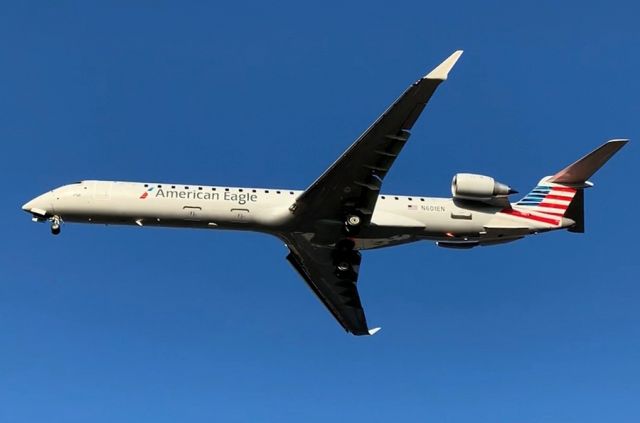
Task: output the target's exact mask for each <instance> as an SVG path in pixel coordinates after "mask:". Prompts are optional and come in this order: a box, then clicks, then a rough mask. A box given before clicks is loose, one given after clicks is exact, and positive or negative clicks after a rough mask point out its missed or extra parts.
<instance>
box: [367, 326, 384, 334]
mask: <svg viewBox="0 0 640 423" xmlns="http://www.w3.org/2000/svg"><path fill="white" fill-rule="evenodd" d="M380 329H382V328H380V327H377V328H373V329H369V335H375V334H376V333H378V332H379V331H380Z"/></svg>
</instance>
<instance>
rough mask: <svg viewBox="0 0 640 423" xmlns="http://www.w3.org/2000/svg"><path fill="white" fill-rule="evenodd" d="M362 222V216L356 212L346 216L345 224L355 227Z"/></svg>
mask: <svg viewBox="0 0 640 423" xmlns="http://www.w3.org/2000/svg"><path fill="white" fill-rule="evenodd" d="M360 223H362V218H361V217H360V216H358V215H357V214H350V215H348V216H347V220H346V224H347V226H351V227H357V226H360Z"/></svg>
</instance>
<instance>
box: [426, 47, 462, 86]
mask: <svg viewBox="0 0 640 423" xmlns="http://www.w3.org/2000/svg"><path fill="white" fill-rule="evenodd" d="M460 56H462V50H456V51H455V52H454V53H453V54H452V55H451V56H449V57H447V59H446V60H445V61H444V62H442V63H440V64H439V65H438V66H437V67H436V68H435V69H434V70H432V71H431V72H429V73H428V74H427V75H426V76H425V79H440V80H442V81H444V80H446V79H447V76H448V75H449V71H451V69H453V66H454V65H455V64H456V62H457V61H458V59H459V58H460Z"/></svg>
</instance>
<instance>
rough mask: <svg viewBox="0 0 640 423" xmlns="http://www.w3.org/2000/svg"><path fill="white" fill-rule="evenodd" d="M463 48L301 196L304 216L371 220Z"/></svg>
mask: <svg viewBox="0 0 640 423" xmlns="http://www.w3.org/2000/svg"><path fill="white" fill-rule="evenodd" d="M461 54H462V51H461V50H458V51H456V52H455V53H453V54H452V55H451V56H449V58H447V59H446V60H445V61H444V62H442V63H441V64H440V65H439V66H438V67H436V68H435V69H434V70H432V71H431V72H430V73H429V74H427V75H426V76H424V77H423V78H421V79H419V80H418V81H416V82H415V83H414V84H413V85H411V86H410V87H409V88H408V89H407V90H406V91H405V92H404V93H403V94H402V95H401V96H400V97H399V98H398V99H397V100H396V101H395V102H394V103H393V104H392V105H391V106H390V107H389V108H388V109H387V110H386V111H385V112H384V113H383V114H382V116H380V117H379V118H378V119H377V120H376V121H375V122H374V123H373V125H371V126H370V127H369V128H368V129H367V130H366V131H365V132H364V133H363V134H362V135H361V136H360V137H359V138H358V139H357V140H356V142H354V143H353V144H352V145H351V147H349V148H348V149H347V151H345V152H344V153H343V154H342V156H340V158H339V159H338V160H337V161H336V162H335V163H333V164H332V165H331V167H329V169H327V170H326V171H325V172H324V173H323V174H322V175H321V176H320V177H319V178H318V179H317V180H316V181H315V182H314V183H313V184H311V186H310V187H309V188H308V189H307V190H306V191H305V192H304V193H303V194H302V195H301V196H300V197H298V199H297V200H296V203H295V204H294V205H293V206H292V211H294V213H295V214H296V215H298V216H300V217H304V218H305V219H306V218H315V219H339V220H340V221H342V220H343V218H344V216H345V215H346V214H347V213H353V212H356V213H358V214H359V215H360V216H361V217H362V218H363V221H362V223H364V224H366V223H369V221H370V220H371V215H372V214H373V209H374V207H375V205H376V201H377V198H378V193H379V191H380V187H381V186H382V181H383V179H384V177H385V176H386V174H387V172H389V169H390V168H391V166H392V165H393V163H394V161H395V159H396V157H398V154H400V151H401V150H402V147H404V144H405V143H406V142H407V139H408V138H409V135H410V133H409V130H410V129H411V128H412V127H413V124H414V123H415V122H416V120H417V119H418V117H419V116H420V113H421V112H422V110H423V109H424V107H425V106H426V104H427V102H428V101H429V99H430V98H431V95H432V94H433V93H434V91H435V90H436V88H437V87H438V85H439V84H440V83H441V82H442V81H444V80H446V79H447V75H448V73H449V71H450V70H451V69H452V68H453V65H454V64H455V63H456V61H457V60H458V58H459V57H460V55H461Z"/></svg>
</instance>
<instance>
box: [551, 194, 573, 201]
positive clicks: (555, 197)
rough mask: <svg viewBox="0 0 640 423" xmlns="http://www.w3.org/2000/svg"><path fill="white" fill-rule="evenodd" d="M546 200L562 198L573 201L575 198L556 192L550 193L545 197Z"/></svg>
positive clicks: (562, 199)
mask: <svg viewBox="0 0 640 423" xmlns="http://www.w3.org/2000/svg"><path fill="white" fill-rule="evenodd" d="M545 199H546V200H561V201H571V200H572V199H573V197H568V196H564V195H556V194H549V195H547V196H546V197H545Z"/></svg>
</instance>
